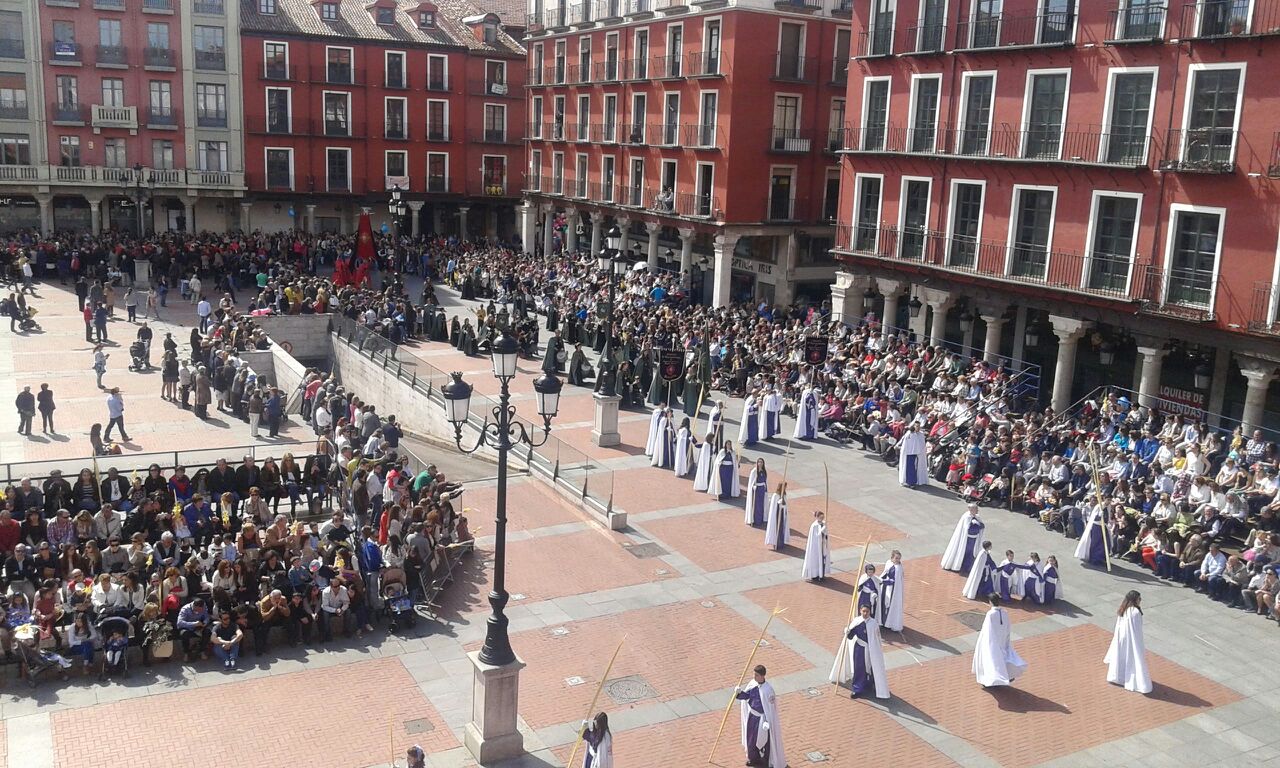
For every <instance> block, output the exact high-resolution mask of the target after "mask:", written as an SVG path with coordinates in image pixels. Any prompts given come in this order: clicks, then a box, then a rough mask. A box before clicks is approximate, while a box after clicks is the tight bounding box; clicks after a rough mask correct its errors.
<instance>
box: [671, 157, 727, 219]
mask: <svg viewBox="0 0 1280 768" xmlns="http://www.w3.org/2000/svg"><path fill="white" fill-rule="evenodd" d="M693 173H694V182H693V185H694V186H693V188H694V196H693V210H692V211H690V212H689V213H690V214H692V215H694V216H701V217H703V218H710V217H712V216H715V215H717V213H718V212H717V211H716V205H715V201H716V197H715V194H716V166H715V164H714V163H702V162H700V163H698V164H696V165H695V166H694V167H693ZM680 210H681V212H682V213H683V208H681V209H680Z"/></svg>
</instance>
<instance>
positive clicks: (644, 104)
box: [627, 93, 649, 144]
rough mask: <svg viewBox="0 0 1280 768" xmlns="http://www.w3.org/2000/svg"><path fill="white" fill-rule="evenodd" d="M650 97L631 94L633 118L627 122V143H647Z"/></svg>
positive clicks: (641, 94) (642, 94)
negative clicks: (646, 124) (646, 128)
mask: <svg viewBox="0 0 1280 768" xmlns="http://www.w3.org/2000/svg"><path fill="white" fill-rule="evenodd" d="M648 112H649V97H648V95H647V94H644V93H633V94H631V116H630V119H629V120H628V122H627V141H629V142H631V143H632V144H643V143H645V121H646V120H648V118H649V114H648Z"/></svg>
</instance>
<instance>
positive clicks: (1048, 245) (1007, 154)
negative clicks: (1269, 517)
mask: <svg viewBox="0 0 1280 768" xmlns="http://www.w3.org/2000/svg"><path fill="white" fill-rule="evenodd" d="M1278 31H1280V3H1277V2H1276V0H1199V1H1198V2H1190V3H1187V4H1181V3H1179V4H1169V5H1164V4H1156V3H1146V2H1140V1H1139V0H1117V1H1116V2H1097V3H1084V2H1078V0H1039V1H1038V2H1037V0H1004V2H1003V3H1002V2H1000V0H951V2H946V0H910V1H909V2H907V1H904V2H892V1H891V0H874V2H872V3H859V4H857V5H856V7H855V9H854V13H853V19H852V33H853V40H854V44H853V51H852V53H853V60H852V62H851V64H850V73H851V75H850V79H849V88H848V105H849V121H848V125H847V131H846V136H845V150H844V152H843V162H842V165H841V202H840V206H839V219H840V227H839V233H838V236H837V247H836V248H837V251H836V252H837V255H838V257H839V258H840V259H841V261H842V262H843V263H844V265H845V266H844V269H845V270H846V271H845V272H842V274H841V275H840V276H839V279H838V281H837V284H836V287H835V289H834V290H833V297H834V304H835V306H836V311H837V312H838V313H840V314H842V315H844V316H851V315H858V314H861V312H862V311H863V310H864V308H865V309H873V310H875V311H877V313H878V314H881V315H882V316H884V317H885V318H886V322H888V323H890V324H892V325H896V326H905V325H911V326H913V329H914V330H915V331H916V332H917V333H920V334H925V333H926V332H927V333H928V335H929V336H930V337H932V338H935V339H946V340H949V341H954V342H960V343H964V344H966V345H967V346H973V347H977V348H978V349H980V350H983V351H984V353H985V354H987V355H988V356H989V357H991V358H993V359H995V358H997V357H1001V356H1003V357H1004V358H1007V359H1009V360H1011V361H1013V362H1015V363H1017V364H1019V365H1022V364H1026V363H1030V364H1036V365H1038V366H1040V372H1041V374H1040V375H1041V381H1042V382H1043V394H1044V399H1045V400H1046V401H1049V402H1052V403H1053V405H1054V406H1055V407H1057V408H1059V409H1061V408H1064V407H1066V406H1067V405H1069V404H1070V403H1071V402H1073V401H1074V400H1075V399H1077V398H1078V397H1081V396H1083V395H1085V394H1087V393H1089V392H1090V391H1091V390H1092V389H1093V388H1094V387H1096V386H1097V385H1099V384H1103V383H1111V384H1117V385H1119V386H1130V387H1132V388H1133V389H1135V390H1138V391H1139V392H1140V393H1141V397H1142V398H1143V399H1144V400H1145V401H1148V402H1154V401H1155V399H1156V398H1158V397H1162V396H1163V397H1165V398H1166V399H1167V400H1169V401H1170V402H1167V403H1164V405H1165V406H1166V407H1169V408H1180V409H1183V410H1187V411H1191V412H1209V413H1214V414H1218V413H1226V414H1228V415H1231V416H1235V417H1239V416H1243V417H1244V419H1245V421H1246V422H1249V423H1250V424H1261V423H1262V422H1263V421H1267V422H1268V423H1270V422H1271V421H1272V420H1271V419H1270V417H1269V416H1268V415H1267V414H1268V413H1269V411H1268V409H1267V406H1266V403H1267V395H1268V389H1269V387H1270V385H1271V382H1272V380H1273V378H1274V375H1275V368H1276V362H1275V361H1277V360H1280V344H1277V338H1276V336H1275V330H1276V329H1277V325H1276V322H1275V321H1276V313H1277V292H1276V288H1275V286H1276V284H1277V275H1276V270H1277V268H1278V267H1280V261H1278V260H1277V245H1278V243H1280V217H1278V216H1277V212H1276V211H1275V203H1274V200H1275V195H1276V191H1277V187H1276V181H1275V180H1274V179H1276V178H1277V177H1280V157H1277V155H1276V147H1277V142H1276V135H1277V134H1276V124H1277V121H1276V117H1277V113H1278V112H1280V110H1278V109H1277V107H1276V104H1277V103H1278V102H1277V101H1276V100H1275V97H1276V96H1277V91H1278V88H1277V85H1276V82H1275V80H1274V79H1273V78H1272V77H1271V76H1270V63H1271V62H1272V59H1271V58H1270V56H1271V54H1273V53H1276V54H1280V47H1274V48H1273V47H1272V46H1274V45H1275V41H1276V38H1275V37H1274V35H1275V34H1276V33H1277V32H1278ZM1006 327H1010V328H1012V333H1009V332H1005V329H1006ZM1031 342H1034V343H1031ZM1050 393H1051V394H1050Z"/></svg>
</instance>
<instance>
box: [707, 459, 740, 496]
mask: <svg viewBox="0 0 1280 768" xmlns="http://www.w3.org/2000/svg"><path fill="white" fill-rule="evenodd" d="M725 459H733V487H732V488H729V489H727V491H728V492H727V493H726V494H725V495H726V496H728V497H729V498H731V499H736V498H738V496H740V495H741V494H742V479H741V478H740V477H738V457H737V455H736V454H733V453H730V452H729V451H726V450H724V449H723V448H721V449H720V452H719V453H717V454H716V460H715V461H713V462H711V484H710V485H708V486H707V493H709V494H711V495H712V496H719V495H720V493H721V491H723V490H725V489H723V488H721V487H720V463H721V462H723V461H724V460H725ZM698 471H699V472H701V471H702V467H701V466H699V467H698Z"/></svg>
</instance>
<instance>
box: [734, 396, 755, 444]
mask: <svg viewBox="0 0 1280 768" xmlns="http://www.w3.org/2000/svg"><path fill="white" fill-rule="evenodd" d="M758 440H760V403H759V400H757V399H756V395H755V393H754V392H752V393H751V394H749V395H747V399H746V400H745V401H743V403H742V421H741V422H739V423H738V445H743V446H746V445H755V444H756V442H757V441H758Z"/></svg>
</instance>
